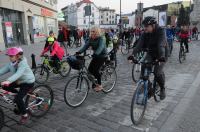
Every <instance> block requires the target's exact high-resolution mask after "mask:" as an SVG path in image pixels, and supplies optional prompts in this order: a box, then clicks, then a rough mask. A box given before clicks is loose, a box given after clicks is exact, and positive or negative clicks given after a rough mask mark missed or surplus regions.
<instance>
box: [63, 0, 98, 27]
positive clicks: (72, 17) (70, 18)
mask: <svg viewBox="0 0 200 132" xmlns="http://www.w3.org/2000/svg"><path fill="white" fill-rule="evenodd" d="M87 5H91V16H85V7H86V6H87ZM62 12H63V13H64V17H65V21H66V23H67V24H68V25H71V26H75V27H77V28H79V29H84V28H89V27H92V26H98V27H99V9H98V7H97V6H96V5H95V4H94V3H93V2H91V1H90V0H82V1H80V2H78V3H75V4H71V5H69V6H66V7H64V8H63V9H62Z"/></svg>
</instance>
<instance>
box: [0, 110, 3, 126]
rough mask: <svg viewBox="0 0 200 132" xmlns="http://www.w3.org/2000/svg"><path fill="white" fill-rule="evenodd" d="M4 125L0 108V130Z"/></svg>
mask: <svg viewBox="0 0 200 132" xmlns="http://www.w3.org/2000/svg"><path fill="white" fill-rule="evenodd" d="M3 126H4V112H3V110H2V109H0V130H1V129H2V128H3Z"/></svg>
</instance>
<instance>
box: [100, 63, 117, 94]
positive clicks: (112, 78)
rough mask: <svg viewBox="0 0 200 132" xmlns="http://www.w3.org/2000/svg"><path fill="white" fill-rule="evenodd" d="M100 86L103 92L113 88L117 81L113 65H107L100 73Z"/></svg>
mask: <svg viewBox="0 0 200 132" xmlns="http://www.w3.org/2000/svg"><path fill="white" fill-rule="evenodd" d="M101 81H102V87H103V92H104V93H109V92H111V91H112V90H113V88H114V87H115V85H116V82H117V73H116V71H115V68H114V67H111V66H107V67H105V69H104V70H103V72H102V75H101Z"/></svg>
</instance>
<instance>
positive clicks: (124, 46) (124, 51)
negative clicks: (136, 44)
mask: <svg viewBox="0 0 200 132" xmlns="http://www.w3.org/2000/svg"><path fill="white" fill-rule="evenodd" d="M121 52H122V54H123V55H127V54H128V53H129V47H128V44H127V43H124V44H122V45H121Z"/></svg>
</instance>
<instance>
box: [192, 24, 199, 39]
mask: <svg viewBox="0 0 200 132" xmlns="http://www.w3.org/2000/svg"><path fill="white" fill-rule="evenodd" d="M196 34H198V28H197V27H196V26H194V27H193V28H192V37H193V38H195V36H196Z"/></svg>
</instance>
